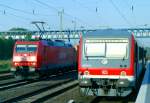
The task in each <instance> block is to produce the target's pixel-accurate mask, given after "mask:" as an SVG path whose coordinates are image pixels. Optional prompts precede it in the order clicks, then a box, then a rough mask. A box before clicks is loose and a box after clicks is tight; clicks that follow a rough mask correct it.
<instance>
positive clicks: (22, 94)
mask: <svg viewBox="0 0 150 103" xmlns="http://www.w3.org/2000/svg"><path fill="white" fill-rule="evenodd" d="M73 75H74V76H73ZM76 75H77V74H75V73H74V72H69V73H68V74H67V73H65V75H64V74H62V75H59V76H54V77H53V78H51V79H50V78H48V79H45V80H42V81H37V82H34V83H33V82H32V83H26V81H22V83H25V85H21V86H20V84H19V86H17V87H16V86H15V87H13V88H9V89H8V88H7V89H5V90H2V91H0V102H3V103H12V102H22V103H24V101H29V99H27V98H33V97H39V98H37V99H36V100H35V99H34V101H32V102H33V103H34V102H35V101H42V100H43V99H42V98H47V97H49V96H50V95H52V94H57V93H60V91H61V90H63V91H65V90H67V89H68V88H70V87H72V86H69V87H66V89H62V88H61V89H60V90H59V92H58V91H57V93H55V92H53V93H52V94H49V93H47V94H48V96H47V95H46V94H45V96H44V95H43V94H42V93H45V92H46V91H52V90H53V88H56V87H59V86H60V85H63V84H66V83H69V82H72V81H73V80H74V77H75V76H76ZM68 78H69V79H68ZM76 85H77V84H76ZM61 92H62V91H61ZM14 94H15V95H14ZM40 94H41V95H40ZM43 96H44V97H43ZM30 100H33V99H30Z"/></svg>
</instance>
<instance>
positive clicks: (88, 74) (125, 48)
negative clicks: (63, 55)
mask: <svg viewBox="0 0 150 103" xmlns="http://www.w3.org/2000/svg"><path fill="white" fill-rule="evenodd" d="M144 68H145V52H144V49H143V48H142V46H141V45H140V44H139V43H138V42H137V41H136V40H135V38H134V36H133V34H132V33H129V32H128V31H123V30H100V31H99V30H97V31H94V32H87V33H86V34H83V35H82V37H81V38H80V45H79V58H78V79H79V86H80V92H81V93H82V94H84V95H96V96H127V95H128V94H130V93H131V92H132V91H133V89H136V88H137V86H138V85H139V82H140V81H139V80H140V76H141V74H142V72H143V71H144Z"/></svg>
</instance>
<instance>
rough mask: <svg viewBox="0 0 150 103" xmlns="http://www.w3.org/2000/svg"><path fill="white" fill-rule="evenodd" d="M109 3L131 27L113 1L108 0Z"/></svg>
mask: <svg viewBox="0 0 150 103" xmlns="http://www.w3.org/2000/svg"><path fill="white" fill-rule="evenodd" d="M109 1H110V3H111V4H112V5H113V7H114V8H115V9H116V11H117V12H118V14H119V15H120V16H121V17H122V19H123V20H124V21H125V22H126V23H127V24H128V25H129V26H131V27H132V24H131V23H130V22H129V21H128V20H127V18H126V17H125V15H124V14H123V13H122V12H121V11H120V10H119V8H118V7H117V6H116V5H115V3H114V2H113V1H112V0H109Z"/></svg>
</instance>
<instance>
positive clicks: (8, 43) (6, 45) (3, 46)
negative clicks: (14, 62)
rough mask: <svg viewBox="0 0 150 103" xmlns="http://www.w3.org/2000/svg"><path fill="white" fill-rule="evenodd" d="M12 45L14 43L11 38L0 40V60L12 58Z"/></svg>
mask: <svg viewBox="0 0 150 103" xmlns="http://www.w3.org/2000/svg"><path fill="white" fill-rule="evenodd" d="M14 44H15V41H14V40H13V39H12V38H9V39H4V38H0V60H4V59H10V58H12V54H13V47H14Z"/></svg>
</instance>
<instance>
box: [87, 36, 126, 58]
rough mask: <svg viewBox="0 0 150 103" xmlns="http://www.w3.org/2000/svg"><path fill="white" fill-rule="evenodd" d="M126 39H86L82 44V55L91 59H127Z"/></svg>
mask: <svg viewBox="0 0 150 103" xmlns="http://www.w3.org/2000/svg"><path fill="white" fill-rule="evenodd" d="M128 49H129V48H128V39H88V40H85V44H84V55H85V56H86V57H91V58H98V57H99V58H110V59H127V58H128V51H129V50H128Z"/></svg>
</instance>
